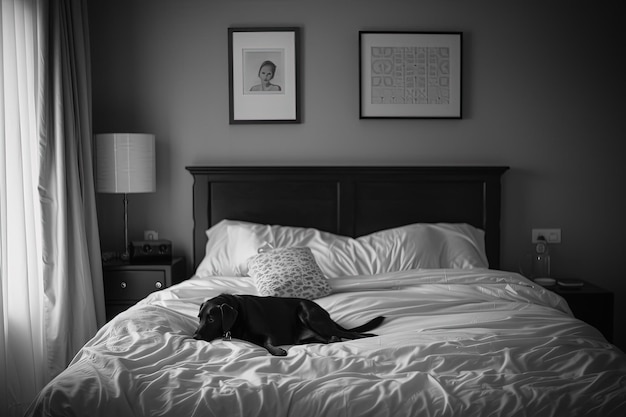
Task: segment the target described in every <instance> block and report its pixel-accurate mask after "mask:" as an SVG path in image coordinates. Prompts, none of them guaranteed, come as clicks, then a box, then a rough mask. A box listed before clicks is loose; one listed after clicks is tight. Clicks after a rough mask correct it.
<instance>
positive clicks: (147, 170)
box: [95, 133, 156, 260]
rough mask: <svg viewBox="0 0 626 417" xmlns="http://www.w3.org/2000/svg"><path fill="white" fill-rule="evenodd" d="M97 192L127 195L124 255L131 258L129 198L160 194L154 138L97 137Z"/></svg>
mask: <svg viewBox="0 0 626 417" xmlns="http://www.w3.org/2000/svg"><path fill="white" fill-rule="evenodd" d="M95 144H96V190H97V191H98V192H100V193H114V194H124V252H123V254H122V259H124V260H127V259H128V257H129V252H128V250H129V245H128V197H127V194H132V193H152V192H155V191H156V166H155V145H154V135H150V134H145V133H107V134H98V135H96V137H95Z"/></svg>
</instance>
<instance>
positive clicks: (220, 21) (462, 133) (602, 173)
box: [90, 0, 626, 349]
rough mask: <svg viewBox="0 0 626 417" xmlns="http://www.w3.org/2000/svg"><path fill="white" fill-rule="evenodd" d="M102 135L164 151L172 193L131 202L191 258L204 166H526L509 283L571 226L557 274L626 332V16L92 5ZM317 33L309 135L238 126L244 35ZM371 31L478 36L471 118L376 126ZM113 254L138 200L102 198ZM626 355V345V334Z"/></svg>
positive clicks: (561, 11)
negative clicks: (244, 29) (610, 295)
mask: <svg viewBox="0 0 626 417" xmlns="http://www.w3.org/2000/svg"><path fill="white" fill-rule="evenodd" d="M90 24H91V32H92V39H91V42H92V62H93V93H94V101H93V120H94V130H95V132H113V131H116V132H117V131H119V132H125V131H137V132H149V133H154V134H156V136H157V153H158V156H157V167H158V176H157V181H158V185H157V187H158V190H157V192H156V193H155V194H145V195H132V196H130V225H131V226H130V227H131V229H130V235H131V239H139V238H141V236H142V231H143V230H146V229H154V230H157V231H159V233H160V236H161V237H163V238H169V239H171V240H172V241H173V243H174V247H175V252H176V253H177V254H179V255H185V256H187V259H188V261H189V262H190V258H191V231H192V219H191V186H192V178H191V176H190V175H189V173H188V172H187V171H186V170H185V169H184V167H185V166H188V165H195V164H198V165H211V164H221V165H246V164H252V165H274V164H281V165H318V164H319V165H354V164H360V165H422V164H428V165H437V164H461V165H464V164H467V165H482V164H486V165H489V164H493V165H509V166H511V170H510V171H509V172H507V173H506V174H505V177H504V181H503V185H504V194H503V240H502V255H503V268H504V269H508V270H517V269H518V262H519V260H520V258H522V257H523V255H524V253H526V252H527V251H528V250H529V249H530V229H531V228H533V227H557V228H561V229H562V233H563V243H562V244H560V245H558V246H554V247H553V248H552V252H553V272H554V274H555V275H556V276H560V277H578V278H583V279H586V280H589V281H592V282H594V283H596V284H598V285H601V286H604V287H606V288H608V289H611V290H613V291H615V292H616V305H617V307H616V319H617V326H616V328H619V329H626V308H625V307H624V305H626V277H624V269H623V266H622V262H623V261H624V260H626V251H625V248H626V245H625V244H624V235H625V232H626V224H625V220H624V219H625V215H626V198H625V191H624V190H625V189H626V187H625V180H626V164H624V157H626V149H625V145H624V133H623V126H624V123H623V117H624V116H623V114H622V113H624V108H625V106H624V104H623V100H624V96H625V93H626V91H625V90H626V88H625V81H624V76H623V74H624V73H625V71H624V69H625V68H624V64H623V63H619V62H618V60H619V58H620V56H621V55H622V54H623V49H624V45H625V43H624V35H623V15H622V14H620V13H618V11H617V3H615V4H613V3H609V2H600V3H596V4H594V5H593V8H591V7H588V6H587V5H586V3H574V2H566V1H555V2H544V1H538V0H532V1H507V2H503V1H496V0H475V1H471V2H470V1H460V0H419V1H417V0H413V1H411V0H406V1H403V0H388V1H385V2H381V1H373V0H360V1H356V0H343V1H340V0H337V1H330V0H316V1H313V0H291V1H287V0H284V1H266V0H258V1H239V0H231V1H209V0H183V1H181V0H176V1H174V0H170V1H166V0H152V1H147V0H146V1H140V0H113V1H112V0H92V1H91V3H90ZM237 26H265V27H271V26H299V27H300V28H301V30H302V56H303V61H302V77H303V78H302V79H303V88H302V90H301V94H302V97H303V115H304V120H303V123H302V124H298V125H233V126H231V125H229V124H228V81H227V80H228V71H227V69H228V66H227V64H228V63H227V54H228V48H227V28H228V27H237ZM359 30H415V31H462V32H463V33H464V50H463V56H464V61H463V67H464V86H463V107H464V118H463V119H462V120H359V117H358V114H359V110H358V97H359V86H358V71H359V67H358V32H359ZM98 207H99V218H100V225H101V239H102V245H103V249H105V250H112V249H118V248H120V247H121V246H122V242H123V233H122V211H121V210H122V203H121V197H119V196H112V195H101V196H98ZM617 343H618V345H620V346H621V347H622V349H624V348H626V333H625V332H624V331H621V330H620V331H619V332H618V334H617Z"/></svg>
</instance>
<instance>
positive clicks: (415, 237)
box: [196, 220, 489, 278]
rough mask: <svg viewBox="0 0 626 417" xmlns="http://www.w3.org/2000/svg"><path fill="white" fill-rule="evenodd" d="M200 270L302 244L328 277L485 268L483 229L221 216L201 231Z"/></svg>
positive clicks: (224, 269)
mask: <svg viewBox="0 0 626 417" xmlns="http://www.w3.org/2000/svg"><path fill="white" fill-rule="evenodd" d="M207 236H208V238H209V241H208V242H207V247H206V256H205V258H204V259H203V260H202V262H201V264H200V265H199V267H198V269H197V271H196V274H197V275H200V276H210V275H226V276H244V275H246V274H247V272H248V271H247V266H246V261H247V259H248V258H249V257H251V256H254V255H255V254H256V253H257V250H258V248H260V247H261V246H262V245H264V244H266V243H269V244H270V245H271V246H272V247H274V248H279V247H292V246H306V247H309V248H310V249H311V252H312V253H313V255H314V257H315V260H316V261H317V263H318V265H319V267H320V268H321V270H322V271H323V273H324V274H325V275H326V277H328V278H332V277H338V276H347V275H369V274H377V273H385V272H393V271H401V270H408V269H415V268H463V269H469V268H487V267H488V265H489V264H488V262H487V256H486V253H485V245H484V232H483V231H482V230H480V229H477V228H475V227H473V226H470V225H468V224H451V223H438V224H427V223H416V224H411V225H407V226H402V227H397V228H393V229H387V230H382V231H379V232H375V233H372V234H369V235H365V236H361V237H359V238H356V239H353V238H350V237H347V236H340V235H335V234H333V233H328V232H322V231H320V230H317V229H312V228H302V227H289V226H278V225H273V226H270V225H261V224H256V223H248V222H241V221H234V220H222V221H221V222H220V223H218V224H216V225H215V226H213V227H212V228H211V229H209V230H208V231H207Z"/></svg>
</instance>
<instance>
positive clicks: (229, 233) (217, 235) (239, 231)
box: [196, 220, 269, 277]
mask: <svg viewBox="0 0 626 417" xmlns="http://www.w3.org/2000/svg"><path fill="white" fill-rule="evenodd" d="M268 227H269V226H265V225H260V224H259V225H257V224H253V223H247V224H244V223H242V222H231V221H230V220H222V221H220V222H219V223H217V224H216V225H214V226H212V227H211V228H210V229H209V230H207V231H206V235H207V238H208V241H207V244H206V251H205V255H204V258H203V259H202V262H200V265H198V268H197V269H196V275H198V276H200V277H210V276H228V277H240V276H245V275H247V274H248V263H247V262H248V259H249V258H250V257H251V256H254V255H255V254H256V253H257V251H258V249H259V247H261V245H262V244H263V241H262V240H259V239H260V236H263V229H267V228H268Z"/></svg>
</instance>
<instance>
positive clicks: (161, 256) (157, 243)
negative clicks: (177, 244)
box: [130, 239, 172, 264]
mask: <svg viewBox="0 0 626 417" xmlns="http://www.w3.org/2000/svg"><path fill="white" fill-rule="evenodd" d="M130 261H131V262H132V263H144V264H158V263H169V262H171V261H172V242H171V241H169V240H165V239H161V240H134V241H132V242H131V244H130Z"/></svg>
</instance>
